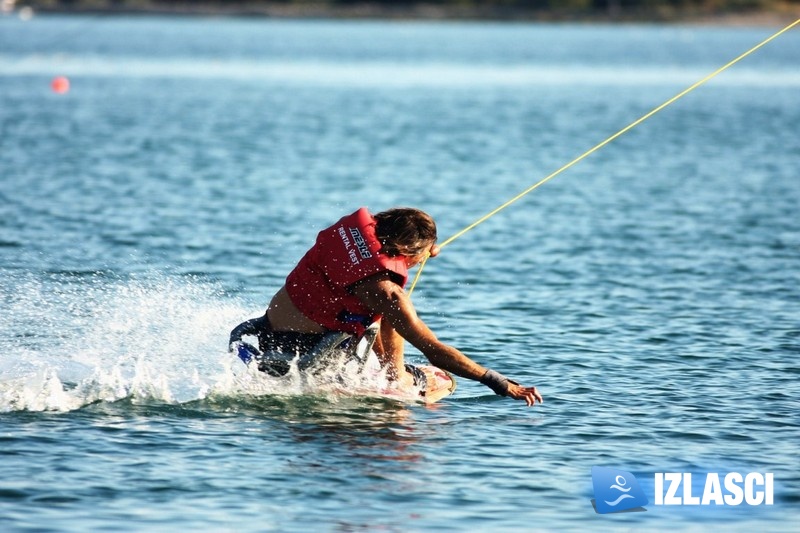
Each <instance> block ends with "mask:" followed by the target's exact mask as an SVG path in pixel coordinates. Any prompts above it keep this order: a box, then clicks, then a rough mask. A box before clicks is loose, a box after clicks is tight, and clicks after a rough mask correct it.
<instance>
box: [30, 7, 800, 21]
mask: <svg viewBox="0 0 800 533" xmlns="http://www.w3.org/2000/svg"><path fill="white" fill-rule="evenodd" d="M26 5H28V6H30V9H32V10H33V13H34V14H35V13H43V14H84V15H87V14H88V15H156V16H158V15H166V16H197V17H257V18H272V19H334V20H335V19H353V20H392V21H454V22H459V21H463V22H479V21H486V22H553V23H578V24H580V23H607V24H614V23H643V24H646V23H661V24H692V25H719V26H785V25H787V24H790V23H792V22H794V21H795V20H797V19H798V18H800V6H798V7H788V6H785V7H784V8H782V9H776V10H774V11H763V10H762V11H750V12H745V11H740V12H719V13H707V12H702V11H682V12H677V11H669V10H664V9H661V10H646V11H645V10H636V11H631V10H623V11H620V12H618V13H614V12H610V11H599V12H598V11H595V12H576V11H567V10H547V11H544V10H525V9H519V8H511V9H509V8H502V7H498V6H491V7H476V6H452V5H449V6H443V5H441V4H417V5H408V4H407V5H391V6H387V5H385V4H371V3H368V2H365V3H359V4H348V5H344V4H340V5H337V6H333V5H330V4H327V3H324V2H321V3H319V4H302V5H298V4H288V3H258V4H250V3H247V2H241V3H238V2H235V3H234V2H228V3H226V4H224V5H220V4H219V3H205V4H203V3H200V4H195V3H192V4H172V5H164V4H152V3H149V2H142V3H140V4H138V5H130V4H129V5H124V6H110V5H107V6H99V5H98V4H96V3H87V4H86V5H81V3H80V2H76V4H74V5H73V6H72V7H65V6H58V5H53V3H52V2H35V1H34V2H26ZM20 9H25V8H24V7H22V6H20V5H18V6H17V11H19V10H20Z"/></svg>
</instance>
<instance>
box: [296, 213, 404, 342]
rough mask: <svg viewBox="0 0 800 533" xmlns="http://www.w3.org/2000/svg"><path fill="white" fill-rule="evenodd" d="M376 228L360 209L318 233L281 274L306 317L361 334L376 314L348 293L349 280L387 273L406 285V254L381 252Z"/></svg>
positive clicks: (318, 322) (370, 216)
mask: <svg viewBox="0 0 800 533" xmlns="http://www.w3.org/2000/svg"><path fill="white" fill-rule="evenodd" d="M375 226H376V222H375V219H374V218H373V217H372V215H370V213H369V211H367V208H365V207H362V208H361V209H359V210H358V211H356V212H355V213H353V214H351V215H348V216H346V217H343V218H342V219H341V220H339V221H338V222H337V223H336V224H334V225H333V226H331V227H329V228H326V229H324V230H322V231H320V232H319V234H318V235H317V242H316V244H314V246H313V247H312V248H311V249H310V250H309V251H308V252H306V254H305V255H304V256H303V258H302V259H301V260H300V262H299V263H298V264H297V266H296V267H295V268H294V270H292V272H290V273H289V276H288V277H287V278H286V291H287V292H288V294H289V298H290V299H291V300H292V303H293V304H294V305H295V306H296V307H297V308H298V309H299V310H300V312H301V313H303V314H304V315H305V316H306V317H307V318H309V319H311V320H313V321H314V322H316V323H317V324H320V325H321V326H323V327H326V328H328V329H330V330H334V331H344V332H347V333H355V334H357V335H361V334H362V333H363V332H364V330H365V329H366V327H367V326H369V325H370V324H372V323H373V322H375V321H376V320H378V319H379V318H380V315H376V314H373V313H372V311H370V310H369V309H368V308H367V307H365V306H364V304H362V303H361V300H359V299H358V298H357V297H356V296H354V295H353V294H351V293H350V289H351V288H352V286H353V284H354V283H357V282H359V281H361V280H363V279H366V278H368V277H370V276H372V275H374V274H377V273H379V272H390V273H391V274H393V276H392V277H393V278H395V281H397V284H398V285H400V286H401V287H403V286H405V284H406V281H407V280H408V266H407V265H406V261H405V258H404V257H402V256H397V257H389V256H388V255H386V254H383V253H381V252H380V249H381V243H380V241H378V238H377V236H376V235H375Z"/></svg>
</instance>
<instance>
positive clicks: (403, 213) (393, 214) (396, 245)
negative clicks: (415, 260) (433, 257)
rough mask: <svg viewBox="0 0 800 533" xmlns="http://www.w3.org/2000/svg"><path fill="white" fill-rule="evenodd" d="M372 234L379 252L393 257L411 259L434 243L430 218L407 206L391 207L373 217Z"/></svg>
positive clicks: (431, 219)
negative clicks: (374, 222) (378, 246)
mask: <svg viewBox="0 0 800 533" xmlns="http://www.w3.org/2000/svg"><path fill="white" fill-rule="evenodd" d="M375 220H376V222H377V225H376V226H375V234H376V236H377V237H378V240H379V241H380V243H381V245H382V246H381V252H383V253H385V254H386V255H388V256H391V257H394V256H397V255H404V256H408V257H414V256H416V255H419V254H421V253H424V252H426V251H428V248H430V247H431V246H432V245H433V244H434V243H435V242H436V223H435V222H434V221H433V218H431V216H430V215H429V214H427V213H425V212H423V211H420V210H419V209H413V208H411V207H395V208H393V209H389V210H387V211H382V212H380V213H378V214H377V215H375Z"/></svg>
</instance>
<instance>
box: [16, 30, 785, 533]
mask: <svg viewBox="0 0 800 533" xmlns="http://www.w3.org/2000/svg"><path fill="white" fill-rule="evenodd" d="M772 31H773V30H771V29H763V28H761V29H749V28H731V29H727V28H702V27H659V26H618V27H612V26H608V27H602V26H591V25H585V26H569V25H552V26H551V25H516V24H508V25H494V24H446V23H378V22H369V23H366V22H358V23H356V22H318V21H315V22H311V21H310V22H290V21H268V20H237V19H231V20H218V19H200V18H198V19H167V18H164V19H162V18H131V19H128V18H116V17H97V18H92V17H68V18H67V17H35V18H33V19H32V20H30V21H27V22H23V21H21V20H19V19H17V18H14V17H11V16H7V17H4V18H0V305H2V312H0V443H1V445H0V529H2V530H4V531H87V530H114V531H141V530H161V531H164V530H197V531H270V530H274V531H308V530H310V529H312V528H314V529H317V530H323V531H432V530H443V531H511V530H516V531H519V530H521V531H540V530H548V531H585V530H591V529H597V530H610V529H619V530H631V531H638V530H664V529H667V528H675V529H682V530H698V531H706V530H709V529H712V528H721V529H722V530H725V531H727V530H738V531H753V530H758V531H792V530H794V529H795V528H796V523H797V521H798V519H800V508H799V507H798V506H800V476H799V475H798V471H800V461H798V454H797V443H798V442H800V415H798V409H799V408H800V400H798V398H800V384H798V379H799V378H800V363H798V355H800V279H799V278H800V274H799V273H800V216H798V205H800V181H798V179H799V178H800V176H798V173H799V172H800V135H799V134H798V133H799V132H798V124H800V74H799V72H800V71H798V68H797V58H798V57H800V33H798V32H797V31H794V32H790V33H788V34H786V35H784V36H782V37H780V38H779V39H778V40H776V41H774V42H773V43H771V44H769V45H767V46H766V47H764V48H763V49H762V50H760V51H758V52H757V53H756V54H754V55H753V56H751V57H749V58H748V59H746V60H745V61H743V62H742V63H740V64H739V65H737V66H735V67H734V68H733V69H731V70H730V71H728V72H726V73H724V74H722V75H721V76H719V77H718V78H716V79H715V80H713V81H712V82H710V83H709V84H707V85H705V86H703V87H701V88H700V89H698V90H696V91H694V92H692V93H691V94H689V95H688V96H687V97H685V98H684V99H682V100H680V101H679V102H678V103H676V104H674V105H673V106H671V107H669V108H667V109H666V110H664V111H663V112H661V113H659V114H658V115H656V116H655V117H653V118H651V119H649V120H648V121H646V122H645V123H644V124H642V125H641V126H639V127H637V128H636V129H634V130H633V131H631V132H629V133H627V134H626V135H625V136H623V137H621V138H620V139H618V140H617V141H615V142H614V143H612V144H610V145H608V146H606V147H605V148H603V149H602V150H600V151H599V152H597V153H596V154H594V155H592V156H591V157H589V158H587V159H586V160H585V161H582V162H581V163H579V164H578V165H576V166H575V167H573V168H571V169H570V170H568V171H567V172H565V173H563V174H562V175H560V176H559V177H558V178H557V179H555V180H553V181H551V182H549V183H547V184H546V185H545V186H543V187H541V188H539V189H537V190H536V191H535V192H533V193H532V194H530V195H529V196H527V197H525V198H524V199H523V200H521V201H519V202H517V203H516V204H514V205H513V206H511V207H509V208H508V209H506V210H504V211H502V212H501V213H500V214H498V215H496V216H495V217H492V218H491V219H490V220H489V221H487V222H486V223H484V224H482V225H480V226H478V227H477V228H475V229H473V230H472V231H470V232H468V233H466V234H465V235H464V236H462V237H460V238H459V239H457V240H456V241H454V242H453V243H452V244H451V245H449V246H447V247H446V248H445V249H444V251H443V253H442V254H441V255H440V256H439V257H438V258H436V259H435V260H434V261H431V262H430V263H429V264H428V266H427V267H426V269H425V272H424V274H423V275H422V277H421V280H420V284H419V286H418V287H417V289H416V290H415V292H414V300H415V302H416V305H417V307H418V309H419V312H420V314H421V315H422V316H423V318H424V319H425V320H426V321H427V322H428V323H429V324H430V325H431V326H432V328H433V329H434V330H435V331H436V332H437V333H438V334H439V336H440V337H441V338H442V339H444V340H445V341H447V342H449V343H452V344H454V345H455V346H458V347H460V348H461V349H463V350H464V351H465V352H466V353H467V354H469V355H470V356H471V357H473V358H475V359H476V360H478V361H479V362H481V363H483V364H485V365H487V366H491V367H492V368H495V369H497V370H498V371H501V372H503V373H506V374H508V375H510V376H512V377H515V378H516V379H519V380H520V381H523V382H525V383H533V384H536V385H537V386H538V387H540V389H541V390H542V393H543V395H544V396H545V403H544V405H542V406H537V407H536V408H533V409H526V408H525V407H524V406H522V405H521V404H519V403H516V402H512V401H510V400H505V399H502V398H498V397H496V396H494V395H492V394H491V392H490V391H489V390H488V389H486V388H485V387H482V386H481V385H478V384H475V383H472V382H468V381H466V380H460V382H459V388H458V390H457V391H456V393H455V395H454V396H452V397H450V398H447V399H445V400H444V401H442V402H441V403H439V404H437V405H435V406H433V407H424V406H422V405H417V404H406V403H400V402H396V401H389V400H385V399H380V398H367V397H355V396H352V395H348V394H344V393H342V392H341V391H338V392H337V391H331V390H329V389H327V388H320V387H317V386H315V384H314V383H310V382H308V381H306V380H304V379H302V378H301V377H297V376H293V377H291V378H287V379H284V380H269V379H263V378H261V377H260V376H257V375H254V374H252V373H248V372H247V371H246V370H245V368H244V366H243V365H241V363H239V362H238V361H237V360H233V358H232V357H231V356H229V355H228V354H227V353H226V352H225V348H226V347H225V343H226V339H227V333H228V331H229V329H230V328H231V327H233V326H234V325H235V324H236V323H237V322H238V321H240V320H242V319H245V318H249V317H252V316H255V315H256V314H259V313H261V312H262V311H263V308H264V306H265V304H266V301H267V299H268V298H269V297H270V296H271V295H272V293H273V292H274V291H275V290H276V289H277V288H278V287H279V286H280V285H281V283H282V281H283V278H284V277H285V275H286V274H287V273H288V271H289V270H290V269H291V267H292V266H293V265H294V263H295V262H296V261H297V260H298V258H299V257H300V256H301V255H302V254H303V253H304V251H305V249H306V248H307V247H308V246H309V245H310V244H311V242H313V238H314V236H315V234H316V231H318V230H319V229H320V228H322V227H324V226H326V225H328V224H330V223H332V222H333V221H334V220H336V219H337V218H339V217H340V216H342V215H343V214H345V213H349V212H351V211H352V210H354V209H355V208H357V207H359V206H362V205H366V206H369V207H370V208H371V209H373V210H374V211H378V210H381V209H384V208H388V207H392V206H395V205H413V206H416V207H420V208H422V209H424V210H426V211H428V212H430V213H431V214H432V215H433V216H434V217H435V218H436V219H437V221H438V223H439V229H440V235H441V236H442V238H446V237H449V236H450V235H452V234H454V233H456V232H457V231H459V230H461V229H462V228H464V227H465V226H467V225H468V224H469V223H471V222H472V221H474V220H475V219H477V218H478V217H480V216H482V215H483V214H485V213H487V212H488V211H490V210H492V209H494V208H495V207H497V206H498V205H500V204H502V203H503V202H505V201H506V200H508V199H509V198H511V197H513V196H515V195H516V194H517V193H519V192H520V191H522V190H524V189H526V188H527V187H528V186H530V185H531V184H533V183H534V182H536V181H538V180H539V179H541V178H542V177H544V176H546V175H548V174H549V173H550V172H552V171H554V170H556V169H557V168H559V167H560V166H561V165H563V164H564V163H567V162H568V161H570V160H572V159H573V158H574V157H576V156H578V155H580V154H581V153H583V152H584V151H585V150H587V149H588V148H590V147H592V146H593V145H595V144H597V143H598V142H600V141H602V140H603V139H605V138H606V137H607V136H609V135H611V134H612V133H614V132H616V131H618V130H619V129H621V128H622V127H623V126H625V125H627V124H629V123H630V122H632V121H633V120H635V119H636V118H638V117H640V116H641V115H643V114H644V113H646V112H647V111H649V110H650V109H652V108H654V107H655V106H657V105H659V104H660V103H662V102H663V101H665V100H666V99H668V98H669V97H671V96H673V95H674V94H676V93H678V92H679V91H681V90H682V89H683V88H685V87H687V86H688V85H690V84H691V83H693V82H694V81H696V80H698V79H700V78H701V77H702V76H704V75H705V74H707V73H709V72H711V71H713V70H714V69H716V68H717V67H719V66H721V65H722V64H724V63H725V62H727V61H728V60H730V59H732V58H733V57H735V56H737V55H738V54H740V53H741V52H743V51H745V50H747V49H748V48H749V47H751V46H753V45H755V44H756V43H758V42H759V41H760V40H762V39H764V38H766V37H767V36H768V35H769V34H770V33H771V32H772ZM57 75H62V76H68V77H69V79H70V81H71V89H70V91H69V92H68V93H66V94H55V93H54V92H53V91H51V89H50V81H51V79H52V78H53V77H54V76H57ZM409 359H411V360H413V361H421V360H422V358H421V356H420V354H418V353H416V352H414V351H413V350H409ZM593 466H607V467H615V468H621V469H624V470H627V471H629V472H633V473H634V474H635V475H636V477H637V479H638V480H639V482H640V484H641V485H642V487H643V489H644V490H645V492H646V493H649V494H650V495H651V496H652V495H653V494H654V493H653V491H654V485H653V483H654V481H653V479H654V473H656V472H693V473H695V476H696V477H699V476H700V474H704V473H707V472H721V473H725V472H744V473H746V472H751V471H753V472H764V473H766V472H771V473H773V474H774V503H773V505H771V506H760V507H748V506H744V505H743V506H739V507H713V506H712V507H710V508H709V507H668V506H656V505H652V502H651V505H648V506H647V507H646V511H645V512H636V513H620V514H613V515H600V514H597V513H595V510H594V508H593V506H592V503H591V500H592V498H593V497H594V495H593V488H592V480H591V468H592V467H593ZM699 490H701V491H702V487H701V488H700V489H699Z"/></svg>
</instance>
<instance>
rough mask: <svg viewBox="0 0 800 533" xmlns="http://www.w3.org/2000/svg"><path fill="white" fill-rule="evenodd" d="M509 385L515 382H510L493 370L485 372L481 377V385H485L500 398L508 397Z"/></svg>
mask: <svg viewBox="0 0 800 533" xmlns="http://www.w3.org/2000/svg"><path fill="white" fill-rule="evenodd" d="M509 383H515V382H514V381H511V380H510V379H508V378H507V377H505V376H504V375H503V374H501V373H500V372H495V371H494V370H487V371H486V373H485V374H484V375H483V377H481V384H483V385H486V386H487V387H489V388H490V389H492V390H493V391H494V393H495V394H498V395H500V396H507V395H508V384H509Z"/></svg>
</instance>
